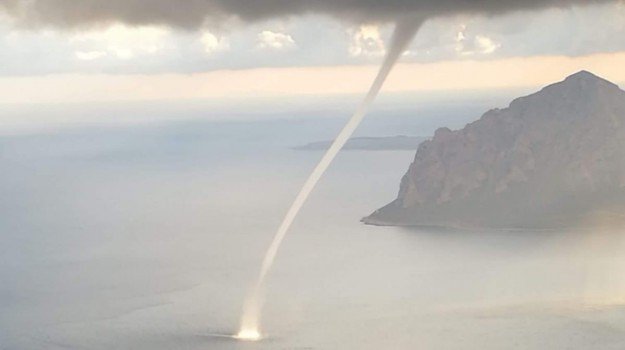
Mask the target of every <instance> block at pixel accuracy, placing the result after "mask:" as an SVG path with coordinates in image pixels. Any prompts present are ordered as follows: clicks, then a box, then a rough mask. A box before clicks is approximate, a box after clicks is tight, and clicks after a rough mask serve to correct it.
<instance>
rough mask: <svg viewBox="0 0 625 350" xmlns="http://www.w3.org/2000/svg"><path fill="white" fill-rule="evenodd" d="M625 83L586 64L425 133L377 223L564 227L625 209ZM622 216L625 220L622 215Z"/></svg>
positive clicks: (614, 215) (623, 212) (367, 220)
mask: <svg viewBox="0 0 625 350" xmlns="http://www.w3.org/2000/svg"><path fill="white" fill-rule="evenodd" d="M624 124H625V92H624V91H623V90H621V89H619V87H618V86H617V85H615V84H613V83H611V82H609V81H606V80H604V79H601V78H599V77H597V76H595V75H593V74H591V73H589V72H586V71H582V72H579V73H577V74H574V75H572V76H570V77H568V78H566V80H564V81H562V82H560V83H557V84H553V85H550V86H548V87H546V88H544V89H542V90H541V91H539V92H537V93H535V94H533V95H530V96H526V97H521V98H518V99H516V100H514V101H513V102H512V103H511V104H510V106H509V107H508V108H505V109H494V110H491V111H488V112H487V113H485V114H484V115H483V116H482V117H481V118H480V119H479V120H477V121H476V122H473V123H471V124H468V125H467V126H466V127H465V128H464V129H462V130H455V131H452V130H449V129H447V128H441V129H439V130H437V131H436V133H435V135H434V137H433V138H432V139H431V140H428V141H425V142H423V143H422V144H421V145H420V146H419V148H418V151H417V154H416V156H415V159H414V162H413V163H412V164H411V165H410V168H409V169H408V172H407V173H406V175H405V176H404V177H403V179H402V181H401V186H400V190H399V195H398V197H397V199H396V200H395V201H393V202H392V203H390V204H388V205H386V206H385V207H383V208H381V209H379V210H377V211H375V212H374V213H373V214H371V215H370V216H368V217H366V218H364V219H363V222H365V223H367V224H376V225H426V226H430V225H434V226H461V227H506V228H523V227H560V226H573V225H579V224H582V223H583V222H585V221H587V220H589V218H590V217H592V216H593V215H596V214H597V213H602V215H603V214H607V215H608V216H610V217H612V218H623V217H625V210H624V209H625V125H624ZM624 221H625V220H624Z"/></svg>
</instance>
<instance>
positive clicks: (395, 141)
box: [294, 135, 427, 151]
mask: <svg viewBox="0 0 625 350" xmlns="http://www.w3.org/2000/svg"><path fill="white" fill-rule="evenodd" d="M426 139H427V137H423V136H401V135H400V136H387V137H353V138H351V139H349V141H347V143H346V144H345V147H343V149H344V150H347V151H349V150H363V151H389V150H412V151H414V150H416V149H417V148H418V147H419V144H421V142H423V141H425V140H426ZM331 144H332V141H318V142H311V143H308V144H306V145H303V146H297V147H295V148H294V149H296V150H300V151H323V150H326V149H328V148H330V145H331Z"/></svg>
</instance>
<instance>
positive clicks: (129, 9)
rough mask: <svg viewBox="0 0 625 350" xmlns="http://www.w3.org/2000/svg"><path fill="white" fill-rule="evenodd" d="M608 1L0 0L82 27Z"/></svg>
mask: <svg viewBox="0 0 625 350" xmlns="http://www.w3.org/2000/svg"><path fill="white" fill-rule="evenodd" d="M606 2H612V1H611V0H0V6H2V7H4V9H5V11H6V12H8V13H9V14H10V15H11V16H13V17H15V18H16V19H17V20H18V23H21V24H24V25H53V26H66V27H73V26H83V25H94V24H99V23H106V22H112V21H117V22H125V23H128V24H164V25H170V26H176V27H182V28H194V27H198V26H200V25H202V24H203V23H205V22H206V23H208V24H213V25H217V24H219V23H221V22H222V21H223V20H226V19H231V18H238V19H240V20H243V21H254V20H261V19H267V18H272V17H280V16H289V15H300V14H307V13H320V14H327V15H331V16H336V17H339V18H346V19H353V20H377V21H389V20H394V19H396V18H398V17H402V16H406V15H415V14H419V15H420V16H425V17H434V16H441V15H446V14H453V13H485V14H496V13H501V12H508V11H514V10H526V9H536V8H544V7H565V6H571V5H578V4H593V3H606Z"/></svg>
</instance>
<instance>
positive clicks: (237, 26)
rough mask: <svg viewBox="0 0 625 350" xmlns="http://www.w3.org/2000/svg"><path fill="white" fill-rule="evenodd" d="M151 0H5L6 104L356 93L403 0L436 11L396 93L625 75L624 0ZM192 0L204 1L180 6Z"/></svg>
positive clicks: (1, 27) (0, 48)
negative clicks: (100, 1)
mask: <svg viewBox="0 0 625 350" xmlns="http://www.w3.org/2000/svg"><path fill="white" fill-rule="evenodd" d="M143 2H144V0H132V1H126V2H123V1H111V2H108V3H107V4H108V5H107V6H109V7H108V8H107V7H106V6H95V5H94V4H95V2H94V1H93V0H88V1H82V2H79V3H77V2H72V1H66V0H50V1H41V0H40V1H31V2H25V1H22V0H0V102H1V103H13V102H15V103H22V102H55V101H59V102H67V101H92V100H96V101H105V100H109V99H110V100H137V99H139V100H140V99H155V98H158V99H160V98H167V97H170V98H172V99H180V98H205V97H221V96H232V95H237V94H240V95H242V96H243V95H246V94H247V95H250V94H252V95H255V94H260V95H269V96H275V95H278V96H279V95H281V94H310V93H312V94H316V93H322V92H327V93H351V92H360V91H363V90H364V89H365V88H366V85H367V84H368V80H369V79H370V78H371V76H372V75H373V72H374V66H375V65H376V64H378V63H379V62H380V61H381V59H382V56H383V55H384V53H385V49H386V45H385V39H386V38H388V36H389V34H390V31H391V29H392V25H390V24H389V18H392V17H393V16H396V15H397V12H398V9H399V10H402V9H403V8H404V7H405V6H406V5H405V4H409V5H410V6H413V7H415V10H423V11H429V12H427V13H434V14H435V15H436V16H434V17H432V18H431V19H430V20H429V21H428V22H427V23H426V24H425V25H424V27H423V28H422V30H421V31H420V32H419V34H418V36H417V38H416V39H415V40H414V43H413V44H412V45H411V47H410V49H409V51H408V52H406V54H405V55H404V57H403V59H402V61H403V62H404V63H405V64H404V65H402V66H400V67H399V69H398V72H399V73H398V72H396V73H395V75H394V76H392V77H391V81H389V85H388V89H389V91H410V90H428V89H432V90H441V89H455V88H463V89H464V88H467V89H469V88H485V87H486V88H488V87H500V86H525V85H540V84H542V83H546V82H549V81H550V80H554V79H556V80H557V79H559V78H563V75H566V74H569V73H573V71H574V70H578V69H583V68H585V69H589V70H593V71H595V72H596V73H598V74H603V75H604V76H605V77H606V78H608V79H611V80H615V81H617V82H619V81H625V76H624V73H622V69H618V67H619V66H620V67H622V66H623V65H624V64H625V58H624V57H625V56H624V55H623V53H625V40H623V38H624V37H625V3H624V2H623V1H597V3H598V4H593V5H590V6H582V7H569V6H566V7H562V8H552V7H548V8H546V9H543V8H540V9H534V10H531V11H523V12H518V11H512V12H505V13H504V14H500V12H501V10H502V8H504V9H506V8H507V7H511V6H513V7H514V8H513V9H516V8H517V7H523V8H526V7H530V8H531V7H541V5H540V4H544V3H558V1H543V2H541V1H516V2H515V1H501V2H497V1H485V2H480V3H484V4H485V5H483V6H484V7H486V8H488V9H489V11H486V12H485V10H484V9H482V8H480V9H477V10H476V11H461V13H455V12H454V11H449V7H450V6H452V5H455V4H456V3H465V2H462V1H460V2H458V1H454V0H446V1H439V2H433V1H425V0H424V1H404V2H402V1H401V0H393V1H389V2H384V1H381V2H380V1H378V2H376V1H361V2H358V1H347V0H344V1H338V2H337V4H338V5H334V2H331V1H320V2H318V4H319V6H318V8H317V7H315V8H311V9H309V8H307V4H313V3H310V2H302V1H293V2H284V1H282V2H281V1H260V2H258V3H256V2H254V4H260V5H258V6H259V9H258V11H260V12H259V13H258V14H256V13H255V12H253V11H251V10H246V6H245V5H246V4H247V5H249V3H246V2H245V1H225V0H222V1H219V0H211V1H208V0H207V1H194V2H189V3H180V2H175V1H166V0H159V1H156V2H153V3H149V2H148V5H149V4H153V6H148V5H146V4H145V3H143ZM562 2H564V3H567V1H560V3H562ZM569 2H570V3H573V2H575V1H569ZM592 2H593V3H594V1H592ZM24 3H29V4H31V5H30V6H32V8H26V7H25V6H26V5H24ZM191 3H193V4H199V5H197V6H199V7H198V9H195V8H189V7H190V6H188V5H187V6H182V5H181V6H180V8H178V7H177V6H178V5H176V4H191ZM205 3H206V4H210V6H212V7H210V6H209V5H205V6H204V5H202V4H205ZM354 3H357V4H368V6H369V7H364V8H363V9H362V10H358V11H357V10H354V9H352V8H351V7H350V6H352V5H353V4H354ZM263 4H270V5H271V6H274V7H270V6H264V7H263V6H261V5H263ZM275 4H288V5H289V6H286V5H285V9H282V8H281V7H279V6H277V5H275ZM298 4H299V5H298ZM315 4H317V2H316V3H315ZM378 4H382V5H378ZM385 4H388V6H385ZM493 4H498V5H493ZM296 5H297V6H296ZM20 6H21V7H20ZM140 6H144V7H140ZM145 6H147V7H145ZM158 6H160V7H158ZM202 6H204V7H202ZM402 6H404V7H402ZM410 6H409V7H408V9H409V10H411V11H412V10H413V9H412V8H411V7H410ZM480 6H482V5H480ZM491 7H492V11H490V8H491ZM357 8H358V7H357ZM94 9H95V10H94ZM97 9H99V10H98V11H96V10H97ZM139 9H141V11H139ZM215 9H218V12H217V14H221V15H220V16H218V15H217V14H213V15H207V14H206V13H201V11H213V10H214V11H217V10H215ZM165 10H168V11H169V12H159V11H165ZM469 10H472V9H469ZM185 11H186V12H185ZM194 11H195V12H198V11H199V12H200V13H195V12H194ZM350 11H352V12H353V16H351V15H345V14H346V13H352V12H350ZM222 12H223V13H222ZM231 12H232V13H234V15H235V16H234V17H232V18H230V17H228V16H227V15H228V14H230V13H231ZM274 12H276V13H277V14H278V15H275V16H274ZM475 12H478V13H475ZM211 13H212V12H211ZM440 14H442V15H440ZM343 17H345V18H343ZM512 63H515V64H519V66H518V67H519V68H511V66H510V65H511V64H512ZM520 72H522V74H519V73H520ZM478 73H479V74H478ZM333 77H335V79H333ZM16 87H19V89H18V88H16Z"/></svg>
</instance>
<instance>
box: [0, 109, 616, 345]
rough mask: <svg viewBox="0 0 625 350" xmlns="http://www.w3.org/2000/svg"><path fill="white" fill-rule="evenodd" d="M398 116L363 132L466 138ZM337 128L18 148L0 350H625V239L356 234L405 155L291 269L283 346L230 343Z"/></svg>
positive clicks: (235, 126)
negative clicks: (316, 148)
mask: <svg viewBox="0 0 625 350" xmlns="http://www.w3.org/2000/svg"><path fill="white" fill-rule="evenodd" d="M482 107H484V108H482ZM488 107H493V106H480V108H479V109H477V110H478V112H479V111H484V110H486V109H487V108H488ZM459 109H460V110H467V109H466V108H459ZM454 113H455V112H454ZM471 113H472V112H471ZM387 114H392V113H390V112H389V113H387ZM478 115H479V113H478V114H474V115H473V116H474V117H477V116H478ZM386 117H388V118H389V119H387V120H388V121H393V122H389V123H382V122H381V121H380V120H381V119H377V118H374V119H373V120H371V121H366V122H365V125H363V128H362V129H361V130H360V131H359V134H360V135H373V136H375V133H376V132H378V133H381V134H386V135H394V134H402V133H406V130H411V131H414V134H423V135H429V134H431V133H432V131H433V127H432V126H433V125H436V126H444V125H446V124H447V125H449V123H450V122H449V120H450V119H445V118H441V119H440V120H441V122H440V124H436V123H432V116H428V115H427V113H425V114H423V115H420V117H421V118H423V119H421V120H427V123H426V122H421V121H414V119H411V121H406V120H405V119H401V118H400V119H393V116H392V115H386ZM437 117H440V116H437ZM428 118H430V119H428ZM399 120H401V122H399ZM469 120H470V118H469V119H467V120H466V121H469ZM380 125H386V127H385V129H382V128H381V127H380ZM339 126H340V121H335V120H305V121H300V122H297V121H266V122H238V123H217V122H214V123H208V122H188V123H169V124H163V125H159V126H149V127H148V126H130V127H117V128H100V129H95V128H91V129H89V128H86V129H74V130H67V131H59V132H54V133H39V134H35V135H22V136H3V137H2V138H0V163H1V164H2V169H3V171H2V173H1V174H0V178H1V179H0V194H1V197H0V198H2V200H0V208H2V213H3V215H2V220H1V221H0V262H1V263H0V280H1V281H2V283H1V284H0V310H1V312H0V348H1V349H2V350H4V349H61V348H80V349H111V348H123V349H130V348H131V349H146V350H147V349H177V348H180V349H207V348H208V349H240V348H241V349H247V348H249V349H293V348H295V349H300V348H301V349H309V348H312V349H333V348H343V349H381V348H399V349H402V348H423V349H502V348H506V349H547V348H551V349H562V348H568V349H589V348H592V349H622V348H623V346H625V326H624V324H625V307H623V306H621V304H620V303H621V302H623V301H624V299H625V278H624V277H622V276H624V275H625V274H623V272H625V254H623V251H625V249H623V248H625V236H623V235H621V234H620V232H613V231H606V230H596V231H592V232H590V231H584V232H581V231H580V232H479V231H478V232H462V231H446V230H434V229H406V228H392V227H373V226H364V225H362V224H361V223H359V219H360V218H361V217H362V216H365V215H367V214H369V213H370V212H371V211H372V210H374V209H375V208H378V207H379V206H380V205H382V204H385V203H387V202H388V201H390V200H391V199H393V198H394V197H395V195H396V192H397V190H398V186H399V180H400V178H401V176H402V175H403V173H404V172H405V170H406V169H407V167H408V165H409V162H410V161H411V160H412V158H413V157H414V152H407V151H384V152H358V151H351V152H343V153H341V154H340V155H339V156H338V158H337V160H336V163H335V164H334V165H333V166H332V167H331V168H330V170H329V171H328V173H327V176H326V177H325V178H324V179H322V181H321V182H320V184H319V187H318V188H317V190H316V191H315V192H314V193H313V194H312V196H311V198H310V201H309V202H308V203H307V204H306V205H305V206H304V208H303V210H302V212H301V216H299V217H298V219H297V220H296V221H295V223H294V226H293V228H292V234H291V235H289V236H288V237H287V239H286V240H285V241H284V246H283V250H281V253H280V255H279V257H278V258H277V260H276V265H275V266H274V268H275V270H274V271H273V272H272V275H271V278H270V283H269V284H268V286H267V287H268V289H267V303H266V305H265V313H264V315H263V330H264V331H265V332H266V333H267V334H268V339H266V340H264V341H262V342H258V343H253V344H252V343H245V344H241V343H237V342H233V341H231V340H229V339H226V338H222V337H219V336H216V335H218V334H232V333H233V332H236V330H237V327H238V322H239V317H240V309H241V306H242V302H243V300H244V297H245V294H246V292H247V287H248V286H249V281H250V280H251V279H252V278H253V277H254V276H255V274H256V273H257V268H258V264H259V263H260V261H261V259H262V255H263V254H264V250H265V248H266V246H267V245H268V243H269V241H270V240H271V238H272V235H273V233H274V230H275V228H276V227H277V225H278V224H279V221H280V219H281V218H282V215H283V213H284V211H285V210H286V208H287V207H288V206H289V205H290V203H291V200H292V199H293V197H294V195H295V193H296V192H297V190H298V189H299V186H300V185H301V183H302V182H303V180H304V179H305V177H306V176H307V175H308V172H309V171H310V169H311V168H312V167H313V166H314V164H315V163H316V162H317V161H318V159H319V157H320V156H321V154H320V153H317V152H303V151H294V150H291V149H290V147H293V146H297V145H300V144H303V143H307V142H311V141H317V140H323V139H328V138H329V137H331V136H332V135H334V134H335V133H336V130H337V128H338V127H339ZM450 126H454V127H457V126H459V125H450Z"/></svg>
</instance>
